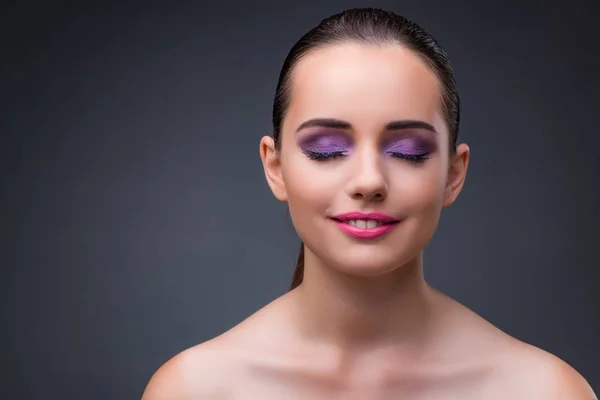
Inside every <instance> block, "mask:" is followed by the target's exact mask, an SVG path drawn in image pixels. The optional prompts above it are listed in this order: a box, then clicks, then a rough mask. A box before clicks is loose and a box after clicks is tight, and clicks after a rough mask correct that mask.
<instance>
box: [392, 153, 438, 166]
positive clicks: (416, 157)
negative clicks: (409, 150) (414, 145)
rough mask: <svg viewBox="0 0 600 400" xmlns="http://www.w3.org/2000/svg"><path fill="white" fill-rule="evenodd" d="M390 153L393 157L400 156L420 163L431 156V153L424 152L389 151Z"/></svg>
mask: <svg viewBox="0 0 600 400" xmlns="http://www.w3.org/2000/svg"><path fill="white" fill-rule="evenodd" d="M387 154H388V155H390V157H393V158H400V159H403V160H407V161H410V162H413V163H416V164H420V163H423V162H425V160H427V159H428V158H430V154H429V153H424V154H405V153H396V152H388V153H387Z"/></svg>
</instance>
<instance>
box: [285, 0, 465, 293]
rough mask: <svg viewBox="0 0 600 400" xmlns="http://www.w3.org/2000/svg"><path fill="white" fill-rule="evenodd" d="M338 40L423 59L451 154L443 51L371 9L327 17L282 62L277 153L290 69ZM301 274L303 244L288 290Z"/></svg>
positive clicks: (453, 103)
mask: <svg viewBox="0 0 600 400" xmlns="http://www.w3.org/2000/svg"><path fill="white" fill-rule="evenodd" d="M342 42H356V43H361V44H366V45H386V44H396V45H402V46H404V47H406V48H408V49H409V50H411V51H413V52H414V53H415V54H416V55H418V56H419V57H421V59H422V60H423V61H425V62H426V63H427V65H429V66H430V68H431V69H432V71H433V72H434V73H435V74H436V75H437V77H438V79H439V80H440V82H441V87H442V90H441V91H442V109H443V112H444V117H445V120H446V123H447V125H448V130H449V132H450V150H451V151H452V152H454V151H455V149H456V141H457V138H458V126H459V120H460V99H459V96H458V92H457V90H456V83H455V78H454V73H453V71H452V67H451V65H450V62H449V60H448V57H447V55H446V53H445V52H444V51H443V50H442V48H441V47H440V45H439V44H438V42H437V41H436V40H435V39H434V38H433V37H431V35H429V34H428V33H427V32H425V30H423V29H422V28H421V27H419V26H418V25H417V24H416V23H414V22H412V21H410V20H408V19H407V18H405V17H403V16H401V15H398V14H395V13H393V12H389V11H384V10H380V9H374V8H357V9H351V10H346V11H344V12H342V13H339V14H336V15H333V16H331V17H329V18H326V19H324V20H323V21H321V23H320V24H319V25H317V26H316V27H315V28H313V29H311V30H310V31H309V32H307V33H306V34H305V35H304V36H302V37H301V38H300V39H299V40H298V42H296V44H294V46H293V47H292V48H291V50H290V52H289V53H288V55H287V57H286V58H285V61H284V62H283V66H282V68H281V73H280V75H279V81H278V83H277V89H276V91H275V100H274V102H273V138H274V140H275V147H276V148H277V149H279V148H280V147H281V125H282V121H283V118H284V116H285V113H286V111H287V109H288V106H289V103H290V89H291V79H290V77H291V73H292V70H293V68H294V66H295V65H296V64H297V63H298V61H299V60H300V59H302V57H304V56H305V55H306V54H307V53H309V52H310V51H311V50H314V49H316V48H319V47H323V46H327V45H332V44H335V43H342ZM303 276H304V244H302V243H301V246H300V253H299V255H298V261H297V263H296V269H295V271H294V277H293V279H292V284H291V287H290V290H292V289H294V288H296V287H297V286H298V285H300V284H301V283H302V279H303Z"/></svg>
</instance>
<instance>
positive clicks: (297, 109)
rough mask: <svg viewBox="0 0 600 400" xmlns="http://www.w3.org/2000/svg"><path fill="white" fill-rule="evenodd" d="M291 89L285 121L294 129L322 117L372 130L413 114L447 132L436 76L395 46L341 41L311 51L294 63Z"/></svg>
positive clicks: (413, 117)
mask: <svg viewBox="0 0 600 400" xmlns="http://www.w3.org/2000/svg"><path fill="white" fill-rule="evenodd" d="M291 89H292V90H291V102H290V107H289V109H288V113H287V114H288V115H287V117H286V122H285V125H288V124H293V125H294V126H293V127H292V128H293V129H295V128H296V126H297V124H298V123H301V122H302V121H304V120H306V119H310V118H317V117H323V118H338V119H342V120H345V121H348V122H350V123H351V124H352V125H353V126H355V127H357V128H360V129H373V130H377V129H381V127H382V126H384V125H385V124H386V123H388V122H389V121H391V120H399V119H417V120H423V121H425V122H429V123H430V124H432V125H433V126H434V127H435V128H436V129H437V130H438V132H443V131H446V128H445V124H444V121H443V117H442V113H441V107H440V105H441V102H440V99H441V96H440V84H439V81H438V78H437V77H436V75H435V74H434V73H433V71H432V70H431V69H430V68H429V67H428V66H427V64H425V62H424V61H423V60H422V59H421V58H419V57H418V56H417V55H416V54H415V53H413V52H412V51H410V50H408V49H406V48H404V47H402V46H400V45H382V46H373V45H362V44H354V43H344V44H335V45H330V46H326V47H322V48H319V49H316V50H312V51H310V52H309V53H308V54H307V55H306V56H305V57H304V58H302V59H301V60H300V61H299V62H298V64H297V65H296V66H295V67H294V70H293V71H292V86H291ZM284 129H285V127H284Z"/></svg>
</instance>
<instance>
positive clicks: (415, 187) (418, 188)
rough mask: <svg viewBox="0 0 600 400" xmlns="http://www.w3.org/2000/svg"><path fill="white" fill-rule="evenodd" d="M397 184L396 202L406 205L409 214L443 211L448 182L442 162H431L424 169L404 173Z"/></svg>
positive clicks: (398, 178) (396, 180)
mask: <svg viewBox="0 0 600 400" xmlns="http://www.w3.org/2000/svg"><path fill="white" fill-rule="evenodd" d="M395 182H396V185H395V190H394V192H395V194H396V195H395V196H394V197H396V198H397V199H395V201H397V202H398V203H399V204H405V205H406V207H407V211H408V213H409V214H412V215H417V214H422V213H426V214H429V213H431V212H435V211H437V210H438V209H441V206H442V202H443V198H444V187H445V182H446V175H445V171H444V168H442V167H441V160H437V159H436V160H429V164H427V165H426V166H423V168H422V169H419V170H418V171H411V173H403V174H402V176H398V177H397V179H395Z"/></svg>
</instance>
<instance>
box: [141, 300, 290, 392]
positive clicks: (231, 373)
mask: <svg viewBox="0 0 600 400" xmlns="http://www.w3.org/2000/svg"><path fill="white" fill-rule="evenodd" d="M278 303H279V301H274V302H272V303H270V304H268V305H267V306H265V307H263V308H262V309H260V310H258V311H257V312H255V313H254V314H252V315H251V316H250V317H248V318H246V319H245V320H244V321H241V322H240V323H239V324H237V325H236V326H234V327H233V328H231V329H229V330H228V331H226V332H224V333H222V334H221V335H219V336H217V337H215V338H214V339H211V340H209V341H207V342H204V343H201V344H199V345H197V346H194V347H191V348H189V349H187V350H185V351H183V352H181V353H179V354H178V355H176V356H175V357H173V358H172V359H170V360H169V361H167V362H166V363H165V364H164V365H163V366H161V367H160V368H159V369H158V370H157V371H156V372H155V373H154V375H153V376H152V378H151V379H150V382H149V383H148V385H147V386H146V390H145V391H144V395H143V397H142V400H183V399H194V400H202V399H211V400H212V399H214V400H218V399H225V398H230V397H231V396H232V393H233V391H234V390H235V387H237V386H239V384H240V382H243V381H244V378H245V376H246V374H247V372H248V369H249V368H250V366H251V365H252V364H253V363H255V361H256V360H260V359H264V358H265V357H266V355H265V354H264V353H263V354H258V353H260V351H259V350H257V349H260V348H262V347H266V346H261V342H272V341H273V332H274V331H276V328H277V326H280V325H281V324H280V323H279V322H280V320H281V315H282V314H284V311H285V309H284V310H281V307H279V306H278Z"/></svg>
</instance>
